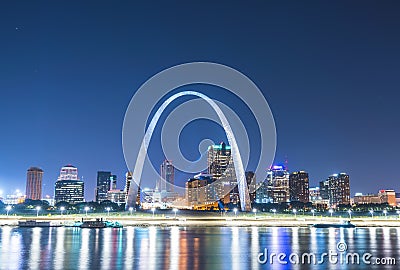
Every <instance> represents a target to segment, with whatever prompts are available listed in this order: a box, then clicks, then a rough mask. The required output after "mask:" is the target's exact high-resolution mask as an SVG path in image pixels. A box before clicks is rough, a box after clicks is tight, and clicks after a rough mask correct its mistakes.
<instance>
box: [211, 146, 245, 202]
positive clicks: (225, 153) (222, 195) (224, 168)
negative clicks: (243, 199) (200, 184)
mask: <svg viewBox="0 0 400 270" xmlns="http://www.w3.org/2000/svg"><path fill="white" fill-rule="evenodd" d="M207 167H208V174H210V175H212V178H213V182H216V183H215V184H214V185H213V186H212V187H210V188H212V189H213V192H214V193H215V199H216V200H219V199H221V200H223V202H224V203H230V202H232V203H235V204H237V203H238V202H239V193H238V189H236V190H235V187H236V186H237V180H236V172H235V167H234V164H233V158H232V155H231V147H230V146H229V145H226V144H225V143H224V142H221V144H217V145H211V146H209V147H208V152H207Z"/></svg>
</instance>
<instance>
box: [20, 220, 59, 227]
mask: <svg viewBox="0 0 400 270" xmlns="http://www.w3.org/2000/svg"><path fill="white" fill-rule="evenodd" d="M18 226H19V227H54V226H55V225H51V224H50V221H36V220H25V221H21V220H20V221H18Z"/></svg>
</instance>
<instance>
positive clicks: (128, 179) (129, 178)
mask: <svg viewBox="0 0 400 270" xmlns="http://www.w3.org/2000/svg"><path fill="white" fill-rule="evenodd" d="M131 183H132V172H127V173H126V174H125V188H124V191H125V202H127V201H128V194H129V189H130V188H131Z"/></svg>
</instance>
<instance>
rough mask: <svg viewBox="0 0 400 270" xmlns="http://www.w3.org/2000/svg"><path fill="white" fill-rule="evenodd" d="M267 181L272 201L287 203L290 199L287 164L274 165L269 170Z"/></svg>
mask: <svg viewBox="0 0 400 270" xmlns="http://www.w3.org/2000/svg"><path fill="white" fill-rule="evenodd" d="M266 181H267V193H268V197H269V199H270V202H273V203H286V202H289V201H290V193H289V172H288V170H287V169H286V167H285V166H283V165H274V166H272V167H271V168H270V169H269V170H268V172H267V179H266Z"/></svg>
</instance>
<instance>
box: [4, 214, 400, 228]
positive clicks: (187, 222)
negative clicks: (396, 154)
mask: <svg viewBox="0 0 400 270" xmlns="http://www.w3.org/2000/svg"><path fill="white" fill-rule="evenodd" d="M96 218H103V219H105V220H110V221H118V222H119V223H121V224H122V225H123V226H138V227H147V226H161V227H169V226H180V227H189V226H190V227H310V226H311V225H313V224H317V223H318V224H319V223H323V224H329V223H339V222H341V221H343V220H350V219H349V218H348V217H323V216H315V217H312V216H298V217H296V218H295V217H293V216H289V215H279V216H278V215H277V216H275V217H274V216H270V215H268V216H264V215H260V216H255V215H253V216H250V215H249V214H247V215H243V216H241V215H238V216H237V217H235V216H230V215H229V216H228V215H227V216H211V217H210V216H208V217H207V216H206V217H199V216H190V215H177V216H176V217H174V216H168V215H155V216H152V215H151V214H150V215H146V214H140V215H138V214H133V215H129V214H128V215H126V214H110V215H109V216H108V215H107V214H106V215H102V214H89V215H87V216H86V215H82V214H80V215H78V214H76V215H63V216H61V215H55V216H38V217H37V216H32V215H25V216H23V215H13V216H11V215H10V216H0V226H18V221H26V220H36V221H49V222H51V224H54V225H58V226H60V225H61V226H63V225H64V226H68V225H72V224H73V223H74V222H77V221H82V219H84V220H93V219H96ZM351 223H353V224H354V225H356V226H357V227H400V219H399V218H398V217H390V218H389V217H388V218H385V217H380V216H378V217H374V218H371V217H354V218H352V219H351Z"/></svg>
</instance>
